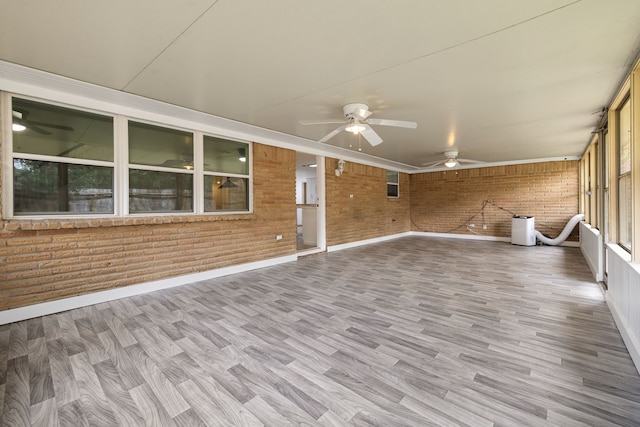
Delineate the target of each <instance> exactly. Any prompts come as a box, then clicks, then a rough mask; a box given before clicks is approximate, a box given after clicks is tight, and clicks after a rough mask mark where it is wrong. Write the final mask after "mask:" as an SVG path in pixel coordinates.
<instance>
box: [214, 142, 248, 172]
mask: <svg viewBox="0 0 640 427" xmlns="http://www.w3.org/2000/svg"><path fill="white" fill-rule="evenodd" d="M204 170H205V171H210V172H222V173H231V174H244V175H248V174H249V144H246V143H244V142H237V141H229V140H227V139H221V138H214V137H212V136H205V137H204Z"/></svg>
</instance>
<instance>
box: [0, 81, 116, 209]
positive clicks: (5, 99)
mask: <svg viewBox="0 0 640 427" xmlns="http://www.w3.org/2000/svg"><path fill="white" fill-rule="evenodd" d="M14 98H19V99H22V100H25V101H28V102H35V103H40V104H44V105H47V106H52V107H60V108H65V109H69V110H74V111H78V112H82V113H89V114H95V115H99V116H104V117H110V118H111V119H112V123H113V128H114V129H113V136H114V141H113V144H114V146H113V150H114V151H113V160H112V161H105V160H93V159H85V158H78V157H64V156H55V155H45V154H33V153H22V152H16V151H14V149H13V147H14V141H13V130H12V123H13V99H14ZM0 104H1V105H2V110H1V111H0V115H1V116H2V117H3V118H4V119H3V123H2V129H3V131H4V133H5V138H4V141H5V144H3V150H2V159H7V160H6V161H4V160H3V163H4V164H3V168H2V171H3V176H2V182H3V185H2V189H3V191H2V211H3V212H2V217H3V218H5V219H18V220H32V219H42V218H46V219H79V218H104V217H113V216H114V215H115V213H116V212H117V198H116V185H117V178H116V147H115V140H116V117H115V115H113V114H109V113H105V112H102V111H96V110H92V109H88V108H80V107H76V106H71V105H67V104H63V103H59V102H54V101H45V100H41V99H37V98H33V97H30V96H24V95H20V94H13V93H7V92H3V93H2V97H1V102H0ZM16 159H25V160H34V161H42V162H54V163H62V164H74V165H83V166H100V167H109V168H111V169H112V170H113V184H112V198H113V212H112V213H106V212H97V213H84V214H83V213H73V212H64V211H62V212H39V213H26V214H19V213H16V212H15V205H14V200H15V191H14V190H15V182H14V161H15V160H16Z"/></svg>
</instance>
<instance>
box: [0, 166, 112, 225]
mask: <svg viewBox="0 0 640 427" xmlns="http://www.w3.org/2000/svg"><path fill="white" fill-rule="evenodd" d="M13 205H14V213H15V214H16V215H21V214H23V215H24V214H35V213H48V214H55V213H73V214H82V213H113V168H108V167H102V166H87V165H73V164H67V163H56V162H44V161H38V160H25V159H14V161H13Z"/></svg>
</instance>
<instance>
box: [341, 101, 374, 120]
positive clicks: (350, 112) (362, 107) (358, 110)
mask: <svg viewBox="0 0 640 427" xmlns="http://www.w3.org/2000/svg"><path fill="white" fill-rule="evenodd" d="M368 111H369V106H368V105H367V104H360V103H354V104H347V105H345V106H344V107H342V112H343V113H344V116H345V117H346V118H348V119H351V118H356V119H360V120H363V119H365V118H366V117H367V116H368V114H366V115H364V114H363V112H364V113H366V112H368Z"/></svg>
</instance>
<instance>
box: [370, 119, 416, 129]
mask: <svg viewBox="0 0 640 427" xmlns="http://www.w3.org/2000/svg"><path fill="white" fill-rule="evenodd" d="M367 123H369V124H370V125H382V126H395V127H399V128H410V129H415V128H417V127H418V124H417V123H416V122H406V121H404V120H388V119H369V120H367Z"/></svg>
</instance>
